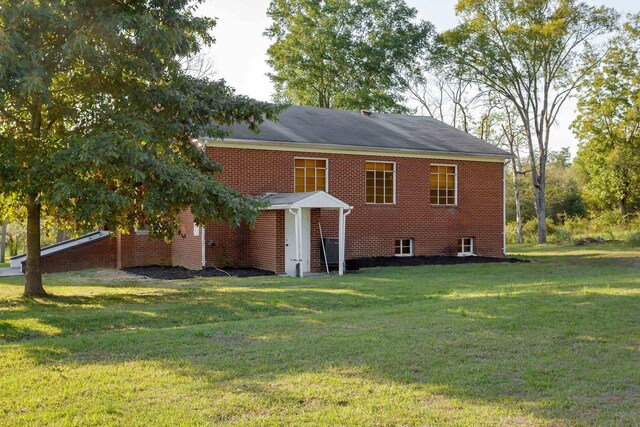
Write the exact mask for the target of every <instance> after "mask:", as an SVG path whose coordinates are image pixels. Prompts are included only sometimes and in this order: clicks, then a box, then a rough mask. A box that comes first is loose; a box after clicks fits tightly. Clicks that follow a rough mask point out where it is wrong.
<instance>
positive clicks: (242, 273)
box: [123, 265, 275, 280]
mask: <svg viewBox="0 0 640 427" xmlns="http://www.w3.org/2000/svg"><path fill="white" fill-rule="evenodd" d="M123 270H124V271H126V272H127V273H131V274H135V275H137V276H143V277H148V278H150V279H162V280H177V279H192V278H194V277H225V276H227V275H226V274H225V273H223V272H222V271H220V270H218V269H215V268H210V267H209V268H205V269H204V270H189V269H186V268H184V267H167V266H161V265H151V266H148V267H129V268H124V269H123ZM223 270H224V271H226V272H227V273H229V274H230V275H231V276H233V277H257V276H273V275H274V274H275V273H273V272H271V271H265V270H260V269H257V268H224V269H223Z"/></svg>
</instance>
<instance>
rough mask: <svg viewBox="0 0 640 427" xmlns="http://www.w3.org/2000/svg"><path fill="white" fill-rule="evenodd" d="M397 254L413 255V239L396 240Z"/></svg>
mask: <svg viewBox="0 0 640 427" xmlns="http://www.w3.org/2000/svg"><path fill="white" fill-rule="evenodd" d="M396 256H413V239H398V240H396Z"/></svg>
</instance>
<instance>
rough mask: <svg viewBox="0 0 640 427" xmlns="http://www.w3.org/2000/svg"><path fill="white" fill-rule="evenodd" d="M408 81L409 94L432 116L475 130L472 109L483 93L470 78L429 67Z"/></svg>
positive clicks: (465, 129)
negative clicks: (466, 78)
mask: <svg viewBox="0 0 640 427" xmlns="http://www.w3.org/2000/svg"><path fill="white" fill-rule="evenodd" d="M406 82H407V85H406V86H407V91H408V92H409V96H410V97H411V98H412V99H414V100H415V101H417V102H418V103H419V104H420V107H421V108H422V109H423V110H424V111H426V112H427V114H428V115H429V116H431V117H434V118H436V119H438V120H440V121H441V122H444V123H448V124H450V125H451V126H453V127H455V128H458V129H460V130H462V131H464V132H467V133H471V130H472V124H473V117H472V114H471V112H472V111H473V110H474V109H475V108H476V107H477V104H478V100H479V99H480V98H481V97H482V95H483V94H482V93H480V92H478V91H477V88H476V87H475V86H474V85H473V84H472V83H471V82H470V81H468V80H465V79H463V78H461V77H460V76H458V75H456V74H454V73H449V72H447V71H446V70H437V69H429V68H426V69H425V70H423V71H422V72H420V73H417V72H413V74H412V75H410V76H408V77H407V78H406ZM480 138H482V136H480Z"/></svg>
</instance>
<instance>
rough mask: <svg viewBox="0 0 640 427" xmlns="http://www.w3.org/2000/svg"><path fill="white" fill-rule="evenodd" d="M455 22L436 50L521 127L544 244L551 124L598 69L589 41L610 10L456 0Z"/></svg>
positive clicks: (553, 0) (609, 20)
mask: <svg viewBox="0 0 640 427" xmlns="http://www.w3.org/2000/svg"><path fill="white" fill-rule="evenodd" d="M456 12H457V14H458V16H459V17H460V18H461V21H462V22H461V24H460V25H459V26H458V27H456V28H455V29H453V30H450V31H447V32H445V33H444V34H443V35H442V37H441V38H440V40H441V42H442V43H441V45H442V49H443V50H444V51H445V52H446V53H449V54H450V55H451V58H452V60H453V61H454V62H455V63H456V64H457V65H458V66H460V67H461V68H462V69H463V70H465V71H466V73H467V76H468V79H470V80H471V81H475V82H476V83H478V84H480V85H483V86H486V87H488V88H490V89H491V90H493V91H494V92H496V93H498V94H499V95H500V96H502V97H504V98H505V99H507V100H508V101H509V102H510V103H511V105H512V106H513V108H514V109H515V111H517V113H518V115H519V116H520V119H521V121H522V124H523V126H524V129H525V135H526V138H527V145H528V151H529V156H528V157H529V162H530V166H531V179H532V183H533V190H534V195H535V208H536V216H537V218H538V241H539V242H540V243H543V242H545V241H546V235H547V233H546V216H547V212H546V204H545V183H546V166H547V157H548V154H549V140H550V135H551V128H552V126H553V124H554V123H555V121H556V117H557V115H558V112H559V111H560V109H561V107H562V105H563V104H564V102H565V101H566V100H567V99H568V98H569V97H570V96H571V94H572V93H573V91H574V89H575V88H576V87H577V86H578V85H579V84H580V83H581V82H582V81H583V80H584V78H585V76H586V75H587V74H588V72H589V71H590V70H591V69H592V68H594V67H595V66H597V64H598V63H599V61H600V59H601V57H602V56H601V55H598V54H595V53H594V50H593V49H591V44H592V43H593V42H594V41H596V40H597V39H598V37H600V36H602V35H604V34H607V33H609V32H610V31H612V30H613V29H614V28H615V26H616V25H617V14H616V12H615V11H614V10H613V9H610V8H605V7H591V6H588V5H586V4H585V3H581V2H577V1H575V0H535V1H506V0H459V1H458V3H457V5H456Z"/></svg>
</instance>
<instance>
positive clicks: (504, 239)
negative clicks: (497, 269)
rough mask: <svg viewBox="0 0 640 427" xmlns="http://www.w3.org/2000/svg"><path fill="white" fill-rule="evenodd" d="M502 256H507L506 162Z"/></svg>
mask: <svg viewBox="0 0 640 427" xmlns="http://www.w3.org/2000/svg"><path fill="white" fill-rule="evenodd" d="M502 254H503V255H504V256H507V162H506V161H505V163H504V165H503V167H502Z"/></svg>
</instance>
